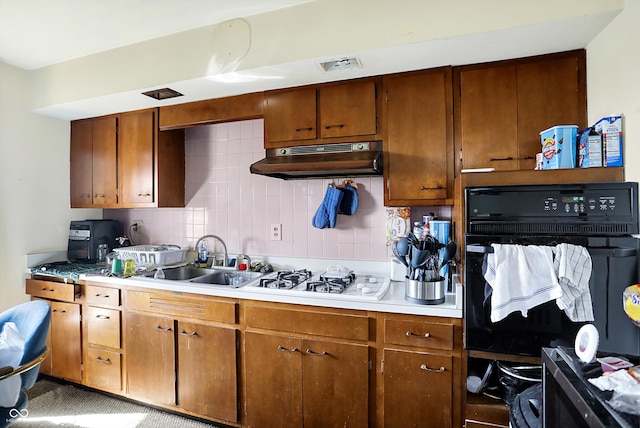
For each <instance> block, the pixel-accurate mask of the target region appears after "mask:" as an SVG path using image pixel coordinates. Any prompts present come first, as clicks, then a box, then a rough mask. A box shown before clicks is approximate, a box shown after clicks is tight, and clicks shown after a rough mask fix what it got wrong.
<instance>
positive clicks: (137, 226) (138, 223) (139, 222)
mask: <svg viewBox="0 0 640 428" xmlns="http://www.w3.org/2000/svg"><path fill="white" fill-rule="evenodd" d="M142 223H143V221H142V220H133V223H132V226H133V227H132V228H131V229H132V230H133V231H134V232H136V233H138V232H139V231H140V229H142Z"/></svg>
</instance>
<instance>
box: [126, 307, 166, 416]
mask: <svg viewBox="0 0 640 428" xmlns="http://www.w3.org/2000/svg"><path fill="white" fill-rule="evenodd" d="M125 322H126V326H127V343H126V349H127V392H128V393H129V395H131V396H132V397H134V398H137V399H141V400H145V401H149V402H151V403H155V404H168V405H175V404H176V395H175V382H176V363H175V328H174V325H173V324H174V322H173V319H167V318H161V317H157V316H151V315H140V314H136V313H131V312H129V313H127V314H126V316H125Z"/></svg>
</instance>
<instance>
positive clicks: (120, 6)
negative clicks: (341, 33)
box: [0, 0, 311, 70]
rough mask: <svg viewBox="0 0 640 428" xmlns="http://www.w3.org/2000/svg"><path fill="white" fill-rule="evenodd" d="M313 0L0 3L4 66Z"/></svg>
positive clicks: (32, 64) (70, 55)
mask: <svg viewBox="0 0 640 428" xmlns="http://www.w3.org/2000/svg"><path fill="white" fill-rule="evenodd" d="M309 1H311V0H0V61H2V62H5V63H7V64H11V65H14V66H16V67H19V68H23V69H26V70H32V69H36V68H40V67H44V66H47V65H51V64H56V63H59V62H63V61H67V60H71V59H75V58H80V57H83V56H87V55H91V54H95V53H98V52H103V51H106V50H109V49H114V48H118V47H122V46H126V45H130V44H133V43H138V42H142V41H145V40H150V39H155V38H158V37H162V36H166V35H170V34H174V33H179V32H181V31H186V30H190V29H193V28H199V27H204V26H207V25H212V24H217V23H220V22H224V21H227V20H230V19H234V18H239V17H246V16H251V15H256V14H259V13H264V12H268V11H272V10H276V9H280V8H285V7H289V6H293V5H296V4H301V3H307V2H309Z"/></svg>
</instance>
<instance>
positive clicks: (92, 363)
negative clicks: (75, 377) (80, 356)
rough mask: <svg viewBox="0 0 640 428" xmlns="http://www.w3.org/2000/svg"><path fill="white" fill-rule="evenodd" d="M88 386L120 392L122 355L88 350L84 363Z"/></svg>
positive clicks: (100, 350) (101, 350) (102, 350)
mask: <svg viewBox="0 0 640 428" xmlns="http://www.w3.org/2000/svg"><path fill="white" fill-rule="evenodd" d="M85 370H86V376H85V381H86V383H87V384H88V385H90V386H94V387H97V388H102V389H107V390H111V391H121V390H122V377H121V372H122V355H121V354H120V352H113V351H106V350H104V349H98V348H89V349H88V350H87V360H86V363H85Z"/></svg>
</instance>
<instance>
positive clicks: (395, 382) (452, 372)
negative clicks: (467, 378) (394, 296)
mask: <svg viewBox="0 0 640 428" xmlns="http://www.w3.org/2000/svg"><path fill="white" fill-rule="evenodd" d="M378 321H379V323H378V326H379V327H380V331H379V333H378V334H379V336H378V338H379V339H378V340H379V342H382V347H381V349H379V353H380V354H381V369H380V372H381V382H382V388H381V391H382V393H381V399H382V403H381V404H380V403H379V404H378V405H379V406H380V405H382V408H381V409H379V412H378V417H379V418H380V419H381V420H382V424H379V425H378V426H384V427H409V426H411V427H443V428H446V427H459V426H461V424H462V394H461V388H462V380H461V369H462V320H461V319H455V318H439V317H427V316H415V315H399V314H380V317H379V319H378Z"/></svg>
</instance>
